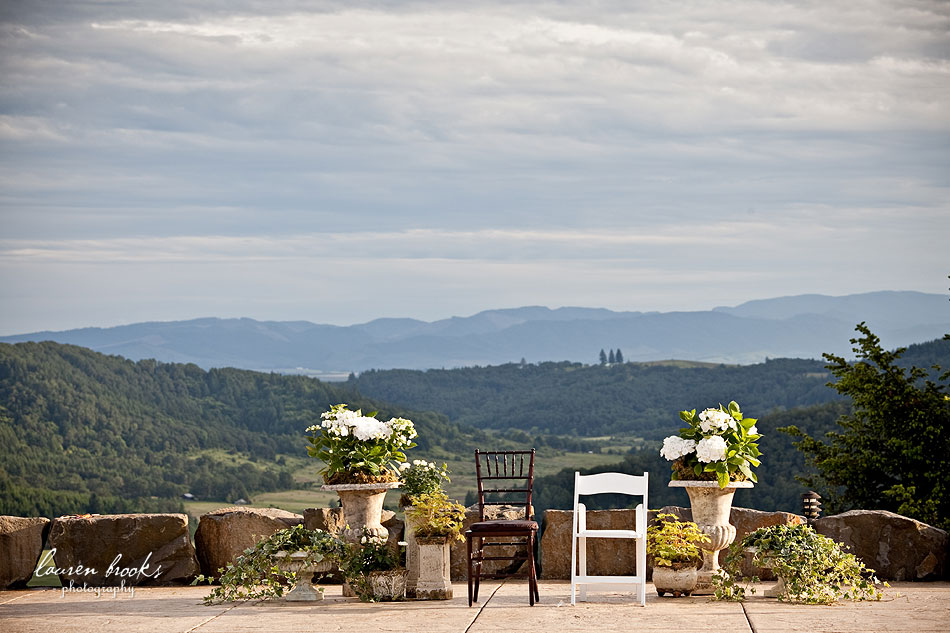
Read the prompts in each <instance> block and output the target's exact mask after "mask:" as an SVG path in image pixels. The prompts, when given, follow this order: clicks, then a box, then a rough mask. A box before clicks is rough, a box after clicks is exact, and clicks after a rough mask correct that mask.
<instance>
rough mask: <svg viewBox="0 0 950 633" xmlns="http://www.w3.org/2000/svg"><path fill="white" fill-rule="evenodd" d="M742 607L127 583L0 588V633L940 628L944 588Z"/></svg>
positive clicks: (562, 596) (558, 596)
mask: <svg viewBox="0 0 950 633" xmlns="http://www.w3.org/2000/svg"><path fill="white" fill-rule="evenodd" d="M766 586H768V584H763V585H760V586H759V587H758V592H757V594H756V595H755V596H752V597H751V598H750V599H749V600H748V601H747V602H746V603H744V604H740V603H726V602H711V601H710V600H709V598H706V597H693V598H678V599H672V598H669V597H667V598H660V597H658V596H657V595H656V592H655V591H654V590H653V587H652V585H650V586H649V587H648V592H647V606H646V608H643V607H640V606H639V605H635V604H633V603H632V602H633V600H632V595H630V594H617V593H609V592H591V593H590V598H591V601H590V602H586V603H581V602H578V604H577V606H575V607H572V606H571V604H570V591H571V588H570V584H569V583H567V582H566V581H548V582H543V581H542V582H541V583H540V592H541V602H540V603H538V604H537V605H536V606H534V607H529V606H528V595H527V594H528V591H527V585H526V584H525V583H524V582H523V581H514V580H509V581H506V582H503V583H502V582H497V581H496V582H483V584H482V588H481V592H480V593H481V598H482V600H481V603H480V604H478V605H476V606H473V607H471V608H469V607H468V604H467V602H468V600H467V589H466V586H465V584H464V583H456V584H455V586H454V591H455V596H456V597H455V599H453V600H451V601H433V602H412V601H410V602H401V603H381V604H367V603H361V602H359V601H358V600H357V599H356V598H344V597H343V596H342V593H341V588H340V587H339V586H332V585H331V586H328V587H327V589H326V599H325V600H323V601H321V602H316V603H286V602H280V601H274V602H253V603H251V602H247V603H234V604H224V605H217V606H210V607H209V606H204V605H203V604H202V602H201V599H202V597H203V596H204V595H206V594H207V593H208V591H209V589H208V587H162V588H138V589H135V592H134V594H133V595H130V594H129V593H124V594H121V593H120V594H117V595H116V596H115V597H113V595H112V594H111V593H108V594H102V595H101V596H100V597H98V598H97V597H96V595H95V594H94V593H65V594H64V593H63V592H62V591H61V590H60V589H27V590H22V591H3V592H0V631H2V632H3V633H19V632H25V631H37V632H39V631H42V632H44V633H45V632H47V631H57V632H62V633H72V632H76V633H88V632H92V631H116V632H122V633H127V632H128V633H136V632H142V633H192V632H194V633H232V632H241V631H264V632H267V633H275V632H280V631H315V632H324V631H327V632H329V631H345V632H348V633H369V632H372V631H413V632H425V633H480V632H488V631H499V632H500V631H505V632H507V631H526V632H533V631H538V632H541V631H545V632H548V631H550V632H558V631H565V632H568V631H571V632H574V631H577V632H582V631H583V632H590V631H594V632H597V633H613V632H617V633H620V632H623V633H629V632H630V631H644V632H654V631H655V632H659V631H663V632H664V633H669V632H674V633H692V632H696V633H709V632H710V631H717V632H722V633H746V632H749V633H787V632H792V631H796V632H798V631H801V632H806V631H807V632H809V633H814V632H824V631H829V632H831V631H834V632H841V633H845V632H847V633H852V632H853V633H858V632H860V633H867V632H871V631H874V632H876V631H886V632H901V631H906V632H908V633H911V632H913V633H937V632H939V633H946V632H947V631H950V583H947V582H936V583H895V584H894V585H893V586H892V587H891V589H889V590H888V591H887V594H886V596H885V598H884V600H883V601H881V602H859V603H847V602H846V603H842V604H840V605H835V606H829V607H825V606H805V605H789V604H783V603H781V602H778V601H777V600H774V599H770V598H763V597H761V593H762V589H764V588H765V587H766Z"/></svg>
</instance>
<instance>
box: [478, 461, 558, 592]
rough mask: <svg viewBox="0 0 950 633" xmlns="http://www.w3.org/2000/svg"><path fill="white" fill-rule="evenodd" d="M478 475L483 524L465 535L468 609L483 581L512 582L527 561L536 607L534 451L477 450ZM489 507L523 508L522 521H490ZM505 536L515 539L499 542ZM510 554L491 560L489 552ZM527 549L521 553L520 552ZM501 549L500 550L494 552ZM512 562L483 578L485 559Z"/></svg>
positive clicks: (494, 557) (500, 554)
mask: <svg viewBox="0 0 950 633" xmlns="http://www.w3.org/2000/svg"><path fill="white" fill-rule="evenodd" d="M475 476H476V478H477V480H478V522H477V523H473V524H472V525H471V526H469V528H468V529H467V530H466V531H465V545H466V551H467V553H468V606H472V602H473V601H476V600H478V584H479V580H481V579H482V578H483V577H484V578H507V577H509V576H511V575H513V574H514V573H516V572H517V571H518V570H519V569H520V568H521V567H522V566H524V563H525V562H526V561H527V563H528V602H529V604H530V605H531V606H534V603H535V601H536V600H539V599H540V596H539V595H538V578H537V573H536V571H535V567H534V542H535V540H536V539H537V534H538V524H537V522H536V521H532V520H531V490H532V487H533V486H534V449H531V450H530V451H480V450H478V449H475ZM485 506H523V507H524V518H523V519H501V520H488V521H486V520H485ZM501 537H513V538H511V539H505V540H504V541H497V540H493V539H498V538H501ZM512 546H515V548H516V551H515V553H514V554H512V555H509V556H503V555H502V553H503V552H499V553H498V554H497V555H492V556H489V555H487V554H486V548H496V547H512ZM522 547H523V548H524V550H525V551H524V552H523V553H522V552H521V551H520V550H521V548H522ZM495 551H497V550H495ZM499 560H509V561H512V564H511V565H510V566H509V567H507V568H505V569H504V570H502V571H498V572H495V573H492V574H489V575H483V574H482V564H483V563H484V562H485V561H499Z"/></svg>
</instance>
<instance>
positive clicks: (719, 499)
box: [670, 480, 753, 596]
mask: <svg viewBox="0 0 950 633" xmlns="http://www.w3.org/2000/svg"><path fill="white" fill-rule="evenodd" d="M752 486H753V485H752V482H751V481H731V482H729V483H728V484H727V485H726V487H725V488H720V487H719V482H716V481H692V480H674V481H671V482H670V487H671V488H686V494H688V495H689V504H690V507H691V508H692V510H693V523H695V524H696V525H697V526H698V527H699V529H700V531H701V532H702V533H703V534H705V535H706V537H707V538H709V542H708V543H697V545H699V546H700V547H701V548H702V549H703V567H702V569H700V570H699V574H698V578H697V581H696V589H694V590H693V594H695V595H698V596H711V595H713V594H714V593H715V588H714V586H713V584H712V579H713V576H715V575H718V574H719V573H720V567H719V551H720V550H723V549H725V548H727V547H729V545H730V544H731V543H732V542H733V541H734V540H735V539H736V528H735V526H734V525H732V524H730V523H729V513H730V511H731V510H732V497H733V496H734V495H735V494H736V489H738V488H752Z"/></svg>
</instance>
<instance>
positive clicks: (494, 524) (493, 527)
mask: <svg viewBox="0 0 950 633" xmlns="http://www.w3.org/2000/svg"><path fill="white" fill-rule="evenodd" d="M468 530H469V531H470V532H479V533H485V532H507V531H512V530H524V531H525V532H529V531H531V530H534V531H537V530H538V523H537V521H526V520H524V519H507V520H503V519H500V520H498V521H479V522H478V523H472V524H471V525H470V526H469V528H468Z"/></svg>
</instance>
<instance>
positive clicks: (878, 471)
mask: <svg viewBox="0 0 950 633" xmlns="http://www.w3.org/2000/svg"><path fill="white" fill-rule="evenodd" d="M855 329H856V330H857V331H859V332H860V333H861V334H862V336H860V337H859V338H855V339H851V343H852V345H854V346H855V347H853V350H854V352H855V354H856V360H855V362H853V363H848V362H847V361H846V360H845V359H844V358H842V357H840V356H835V355H834V354H823V357H824V358H825V360H827V361H828V363H829V364H828V365H827V368H828V369H829V370H830V371H831V373H832V374H833V375H834V376H835V377H836V378H837V382H830V383H828V386H830V387H833V388H834V389H835V390H837V391H838V392H839V393H841V394H842V395H844V396H847V397H850V398H851V402H852V410H851V412H850V413H849V414H846V415H843V416H841V417H840V418H839V420H838V425H839V426H840V427H841V428H842V429H843V431H842V432H838V431H832V432H829V433H827V434H826V438H827V442H824V441H821V440H818V439H815V438H813V437H811V436H809V435H807V434H806V433H804V432H802V431H800V430H799V429H798V427H796V426H789V427H785V428H783V429H781V430H783V431H784V432H786V433H789V434H790V435H792V436H793V437H795V438H797V439H798V441H797V442H796V443H795V446H796V447H797V448H798V449H799V450H801V451H802V452H803V453H805V456H806V460H807V461H808V462H809V463H810V464H811V465H813V466H814V467H815V469H816V470H817V474H812V475H810V476H806V477H802V478H800V480H801V481H802V482H803V483H805V484H806V485H809V486H811V487H813V488H815V489H816V490H819V491H820V492H821V494H822V496H823V497H824V499H825V500H826V502H827V504H828V505H829V506H830V509H831V510H832V511H840V510H844V509H848V508H865V509H883V510H891V511H894V512H898V513H899V514H903V515H905V516H910V517H913V518H915V519H919V520H921V521H925V522H927V523H930V524H931V525H936V526H938V527H942V528H947V527H950V385H948V380H950V371H947V372H943V373H941V369H940V367H939V366H937V365H934V366H933V369H934V373H933V374H930V373H929V372H928V371H927V370H925V369H921V368H918V367H915V366H912V367H911V368H910V369H909V370H905V369H903V368H902V367H900V366H898V365H897V361H898V359H899V358H900V356H901V354H903V353H904V351H906V350H905V348H899V349H897V350H894V351H893V352H888V351H885V350H883V349H882V348H881V345H880V339H879V338H878V337H877V336H875V335H874V334H872V333H871V331H870V329H869V328H868V327H867V326H866V325H865V324H864V323H860V324H858V326H857V327H856V328H855ZM944 339H950V334H948V335H946V336H945V337H944ZM933 376H936V382H935V381H934V380H931V379H930V377H933Z"/></svg>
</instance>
